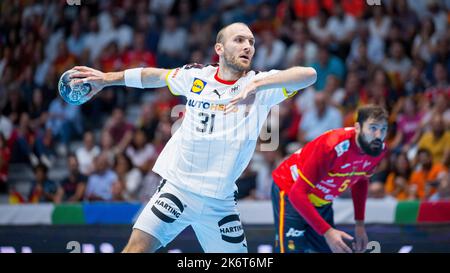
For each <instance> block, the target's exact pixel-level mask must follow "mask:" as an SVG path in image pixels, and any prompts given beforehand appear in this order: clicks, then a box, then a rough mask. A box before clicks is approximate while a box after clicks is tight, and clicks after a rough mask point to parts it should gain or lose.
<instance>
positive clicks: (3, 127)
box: [0, 108, 14, 141]
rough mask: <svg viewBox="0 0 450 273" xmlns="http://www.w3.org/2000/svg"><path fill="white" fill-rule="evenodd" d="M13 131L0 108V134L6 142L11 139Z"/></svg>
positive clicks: (11, 125)
mask: <svg viewBox="0 0 450 273" xmlns="http://www.w3.org/2000/svg"><path fill="white" fill-rule="evenodd" d="M13 129H14V127H13V124H12V122H11V120H10V119H9V118H8V117H7V116H5V115H3V110H2V109H1V108H0V132H1V134H3V136H4V137H5V139H6V140H7V141H8V140H9V138H10V137H11V134H12V132H13Z"/></svg>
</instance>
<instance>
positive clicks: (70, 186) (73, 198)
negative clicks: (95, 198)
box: [59, 154, 88, 202]
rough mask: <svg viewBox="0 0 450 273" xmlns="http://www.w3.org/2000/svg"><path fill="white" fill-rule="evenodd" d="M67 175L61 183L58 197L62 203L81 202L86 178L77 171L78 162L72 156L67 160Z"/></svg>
mask: <svg viewBox="0 0 450 273" xmlns="http://www.w3.org/2000/svg"><path fill="white" fill-rule="evenodd" d="M67 163H68V164H67V165H68V168H69V175H68V176H67V177H66V178H64V179H62V181H61V183H60V184H61V188H62V191H61V194H62V196H61V197H59V198H60V199H61V200H62V201H63V202H81V201H83V198H84V192H85V190H86V183H87V179H88V178H87V177H86V176H84V175H82V174H81V173H80V171H79V166H78V160H77V157H76V156H75V155H74V154H70V155H69V157H68V159H67Z"/></svg>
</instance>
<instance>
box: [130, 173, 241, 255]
mask: <svg viewBox="0 0 450 273" xmlns="http://www.w3.org/2000/svg"><path fill="white" fill-rule="evenodd" d="M189 225H190V226H192V228H193V230H194V232H195V235H196V236H197V239H198V240H199V242H200V245H201V246H202V248H203V250H204V251H205V252H213V253H247V240H246V238H245V234H244V230H243V228H242V223H241V220H240V219H239V213H238V211H237V208H236V201H235V200H234V198H233V199H230V200H219V199H214V198H210V197H205V196H200V195H198V194H195V193H192V192H189V191H186V190H183V189H181V188H178V187H176V186H175V185H174V184H173V183H170V182H169V181H167V180H165V179H163V180H162V181H161V183H160V187H159V188H158V191H157V192H156V193H155V194H154V195H153V197H152V198H151V199H150V201H149V202H148V203H147V205H146V206H145V208H144V210H143V211H142V212H141V214H140V215H139V217H138V219H137V220H136V223H135V224H134V226H133V228H135V229H139V230H142V231H144V232H146V233H148V234H150V235H152V236H154V237H156V238H157V239H158V240H159V241H160V242H161V244H162V245H163V246H166V245H167V244H168V243H170V242H171V241H172V240H173V239H174V238H175V237H176V236H177V235H178V234H180V232H182V231H183V230H184V229H185V228H186V227H188V226H189Z"/></svg>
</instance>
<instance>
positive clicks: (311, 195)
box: [272, 105, 388, 253]
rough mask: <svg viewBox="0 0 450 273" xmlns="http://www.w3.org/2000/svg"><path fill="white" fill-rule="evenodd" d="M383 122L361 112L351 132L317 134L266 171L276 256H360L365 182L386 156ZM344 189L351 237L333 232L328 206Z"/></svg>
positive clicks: (378, 111)
mask: <svg viewBox="0 0 450 273" xmlns="http://www.w3.org/2000/svg"><path fill="white" fill-rule="evenodd" d="M387 120H388V113H387V111H386V110H385V109H383V108H381V107H379V106H373V105H368V106H364V107H361V108H359V109H358V117H357V121H356V123H355V127H350V128H342V129H336V130H331V131H328V132H326V133H324V134H322V135H321V136H319V137H317V138H316V139H314V140H312V141H311V142H309V143H308V144H306V145H305V146H304V147H303V148H302V149H300V150H299V151H297V152H296V153H294V154H293V155H291V156H290V157H288V158H287V159H285V160H284V161H283V162H282V163H281V164H280V166H278V167H277V168H276V169H275V170H274V171H273V172H272V177H273V179H274V181H275V183H274V184H273V187H272V203H273V210H274V218H275V230H276V235H275V238H276V244H275V250H276V251H277V252H281V253H285V252H347V253H349V252H353V251H355V252H364V251H365V249H366V246H367V243H368V238H367V234H366V231H365V228H364V211H365V204H366V199H367V191H368V184H369V177H370V175H371V174H372V172H373V171H374V169H375V167H376V166H377V165H378V163H379V162H380V161H381V160H382V159H383V157H384V155H385V153H386V149H387V147H386V144H385V143H384V139H385V137H386V134H387V129H388V122H387ZM347 188H351V194H352V198H353V205H354V211H355V221H356V226H355V238H353V237H352V236H350V235H349V234H347V233H345V232H343V231H339V230H337V229H335V228H334V220H333V208H332V201H333V199H334V198H336V197H338V196H339V195H340V194H342V193H343V192H344V191H345V190H346V189H347ZM346 240H348V241H352V244H346V242H345V241H346ZM352 248H353V249H352Z"/></svg>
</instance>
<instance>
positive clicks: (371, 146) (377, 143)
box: [358, 133, 383, 157]
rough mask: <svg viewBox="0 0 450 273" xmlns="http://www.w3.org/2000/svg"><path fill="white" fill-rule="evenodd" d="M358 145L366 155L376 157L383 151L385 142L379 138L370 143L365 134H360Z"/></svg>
mask: <svg viewBox="0 0 450 273" xmlns="http://www.w3.org/2000/svg"><path fill="white" fill-rule="evenodd" d="M358 143H359V146H360V147H361V149H362V150H363V151H364V153H366V154H368V155H370V156H373V157H376V156H379V155H380V154H381V152H382V151H383V141H382V140H381V139H379V138H376V139H373V140H372V141H370V142H368V141H367V139H366V136H365V135H364V133H360V134H359V136H358Z"/></svg>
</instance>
